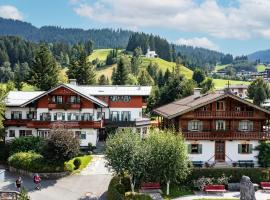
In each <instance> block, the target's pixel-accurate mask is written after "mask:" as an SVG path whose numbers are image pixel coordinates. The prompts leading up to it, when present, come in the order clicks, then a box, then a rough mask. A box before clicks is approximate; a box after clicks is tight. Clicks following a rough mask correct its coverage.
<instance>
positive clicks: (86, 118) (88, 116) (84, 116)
mask: <svg viewBox="0 0 270 200" xmlns="http://www.w3.org/2000/svg"><path fill="white" fill-rule="evenodd" d="M81 118H82V121H92V120H93V114H92V113H83V114H82V116H81Z"/></svg>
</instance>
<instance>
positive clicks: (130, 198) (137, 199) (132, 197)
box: [125, 192, 152, 200]
mask: <svg viewBox="0 0 270 200" xmlns="http://www.w3.org/2000/svg"><path fill="white" fill-rule="evenodd" d="M125 200H152V198H151V197H150V196H149V195H146V194H139V193H135V194H132V193H131V192H127V193H126V194H125Z"/></svg>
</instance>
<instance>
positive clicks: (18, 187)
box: [15, 177, 23, 192]
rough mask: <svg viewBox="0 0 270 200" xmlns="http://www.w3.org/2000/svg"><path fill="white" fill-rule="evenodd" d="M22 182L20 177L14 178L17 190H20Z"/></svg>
mask: <svg viewBox="0 0 270 200" xmlns="http://www.w3.org/2000/svg"><path fill="white" fill-rule="evenodd" d="M22 183H23V181H22V177H19V178H18V179H17V180H16V182H15V184H16V187H17V189H18V191H19V192H21V187H22Z"/></svg>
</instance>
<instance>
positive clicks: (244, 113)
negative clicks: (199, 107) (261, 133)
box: [195, 111, 254, 118]
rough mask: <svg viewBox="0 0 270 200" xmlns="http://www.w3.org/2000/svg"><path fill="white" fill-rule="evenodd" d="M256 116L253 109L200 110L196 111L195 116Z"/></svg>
mask: <svg viewBox="0 0 270 200" xmlns="http://www.w3.org/2000/svg"><path fill="white" fill-rule="evenodd" d="M253 116H254V112H253V111H198V112H195V117H199V118H200V117H201V118H215V117H218V118H233V117H245V118H250V117H253Z"/></svg>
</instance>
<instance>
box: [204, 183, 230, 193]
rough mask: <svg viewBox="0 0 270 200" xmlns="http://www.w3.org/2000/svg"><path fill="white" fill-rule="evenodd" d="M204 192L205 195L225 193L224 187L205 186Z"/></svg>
mask: <svg viewBox="0 0 270 200" xmlns="http://www.w3.org/2000/svg"><path fill="white" fill-rule="evenodd" d="M204 191H205V192H207V193H208V192H221V193H224V192H226V190H225V185H206V186H204Z"/></svg>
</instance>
